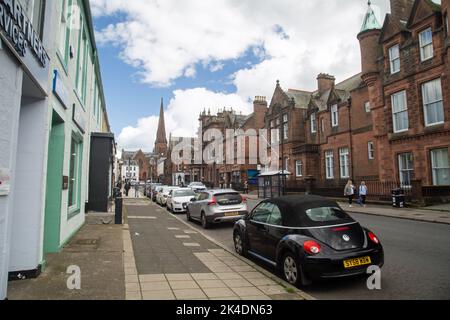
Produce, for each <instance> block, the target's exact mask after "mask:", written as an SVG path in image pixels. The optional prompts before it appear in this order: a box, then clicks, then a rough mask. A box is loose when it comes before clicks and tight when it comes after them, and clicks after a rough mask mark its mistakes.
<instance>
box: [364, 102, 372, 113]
mask: <svg viewBox="0 0 450 320" xmlns="http://www.w3.org/2000/svg"><path fill="white" fill-rule="evenodd" d="M364 110H365V111H366V113H370V112H371V111H372V109H371V107H370V102H369V101H367V102H366V103H364Z"/></svg>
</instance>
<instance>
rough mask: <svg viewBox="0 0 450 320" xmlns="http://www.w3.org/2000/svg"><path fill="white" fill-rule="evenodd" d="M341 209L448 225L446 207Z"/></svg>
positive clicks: (249, 196) (357, 206) (253, 197)
mask: <svg viewBox="0 0 450 320" xmlns="http://www.w3.org/2000/svg"><path fill="white" fill-rule="evenodd" d="M246 196H247V198H248V199H251V200H255V201H257V200H260V199H258V196H257V195H246ZM338 203H339V204H340V205H341V207H342V208H343V209H345V210H346V211H348V212H353V213H362V214H370V215H376V216H385V217H392V218H400V219H409V220H415V221H423V222H433V223H443V224H450V211H448V210H449V206H448V205H442V206H434V207H428V208H402V209H398V208H393V207H392V206H388V205H385V206H383V205H367V207H366V208H364V207H362V206H360V205H358V204H356V203H355V204H354V205H353V207H352V208H349V206H348V203H346V202H344V201H339V202H338Z"/></svg>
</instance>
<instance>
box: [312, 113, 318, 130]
mask: <svg viewBox="0 0 450 320" xmlns="http://www.w3.org/2000/svg"><path fill="white" fill-rule="evenodd" d="M316 132H317V115H316V114H315V113H313V114H311V133H316Z"/></svg>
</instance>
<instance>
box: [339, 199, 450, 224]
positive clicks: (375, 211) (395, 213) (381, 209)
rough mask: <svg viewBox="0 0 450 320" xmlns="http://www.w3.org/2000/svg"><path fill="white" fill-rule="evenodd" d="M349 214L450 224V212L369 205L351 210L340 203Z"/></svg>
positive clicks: (358, 206)
mask: <svg viewBox="0 0 450 320" xmlns="http://www.w3.org/2000/svg"><path fill="white" fill-rule="evenodd" d="M339 204H340V205H341V207H342V208H343V209H345V210H346V211H348V212H353V213H362V214H370V215H376V216H385V217H392V218H400V219H408V220H415V221H423V222H433V223H444V224H450V212H442V211H434V210H428V209H416V208H403V209H399V208H393V207H390V206H380V205H367V207H366V208H364V207H362V206H360V205H358V204H355V205H353V207H352V208H349V206H348V203H345V202H340V203H339Z"/></svg>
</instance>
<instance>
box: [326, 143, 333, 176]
mask: <svg viewBox="0 0 450 320" xmlns="http://www.w3.org/2000/svg"><path fill="white" fill-rule="evenodd" d="M325 171H326V177H327V179H329V180H330V179H334V155H333V151H332V150H330V151H327V152H325Z"/></svg>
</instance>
